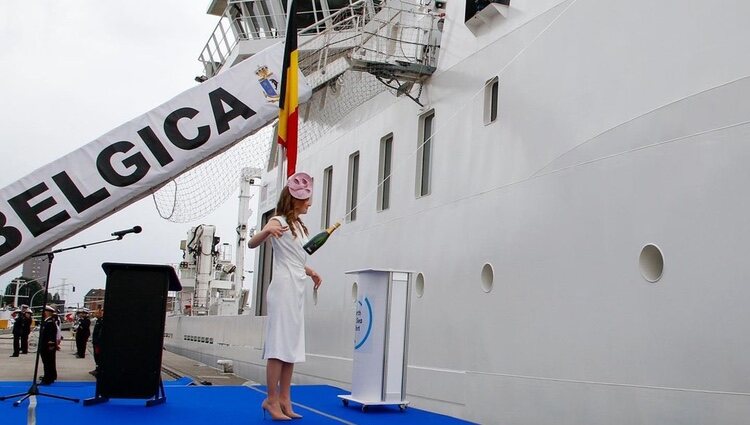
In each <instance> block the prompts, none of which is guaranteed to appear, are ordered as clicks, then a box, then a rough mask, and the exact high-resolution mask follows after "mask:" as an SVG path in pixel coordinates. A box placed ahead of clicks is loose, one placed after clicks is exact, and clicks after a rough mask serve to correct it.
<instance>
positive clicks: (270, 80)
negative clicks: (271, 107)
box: [255, 65, 279, 102]
mask: <svg viewBox="0 0 750 425" xmlns="http://www.w3.org/2000/svg"><path fill="white" fill-rule="evenodd" d="M255 75H257V76H258V83H260V87H261V88H262V89H263V94H264V95H265V96H266V100H268V101H269V102H278V100H279V92H278V88H279V82H278V81H277V80H276V77H275V76H274V75H273V72H271V70H270V69H268V67H267V66H266V65H261V66H260V67H258V70H257V71H255Z"/></svg>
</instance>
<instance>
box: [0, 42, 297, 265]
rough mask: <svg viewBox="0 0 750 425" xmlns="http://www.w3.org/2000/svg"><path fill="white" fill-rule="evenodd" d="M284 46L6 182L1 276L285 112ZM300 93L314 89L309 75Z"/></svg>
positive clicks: (0, 204)
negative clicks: (282, 108)
mask: <svg viewBox="0 0 750 425" xmlns="http://www.w3.org/2000/svg"><path fill="white" fill-rule="evenodd" d="M283 53H284V47H283V44H282V43H279V44H277V45H274V46H271V47H269V48H267V49H265V50H263V51H261V52H260V53H257V54H255V55H254V56H252V57H250V58H248V59H246V60H244V61H242V62H240V63H239V64H237V65H235V66H233V67H232V68H230V69H228V70H226V71H224V72H222V73H220V74H219V75H217V76H215V77H213V78H211V79H209V80H207V81H205V82H204V83H202V84H200V85H198V86H197V87H194V88H192V89H190V90H188V91H186V92H184V93H182V94H180V95H178V96H177V97H175V98H173V99H172V100H170V101H168V102H166V103H164V104H163V105H161V106H159V107H157V108H154V109H153V110H151V111H149V112H147V113H145V114H143V115H141V116H139V117H137V118H135V119H133V120H131V121H129V122H127V123H125V124H123V125H121V126H119V127H117V128H115V129H114V130H112V131H110V132H108V133H106V134H104V135H102V136H101V137H99V138H97V139H96V140H94V141H92V142H90V143H88V144H87V145H85V146H83V147H82V148H80V149H78V150H76V151H74V152H72V153H70V154H68V155H66V156H64V157H62V158H60V159H58V160H57V161H54V162H52V163H50V164H47V165H45V166H44V167H42V168H40V169H38V170H36V171H34V172H32V173H31V174H29V175H27V176H26V177H24V178H22V179H20V180H18V181H17V182H15V183H13V184H11V185H9V186H7V187H5V188H3V189H2V192H1V193H2V195H1V196H0V273H4V272H6V271H7V270H9V269H10V268H12V267H15V266H16V265H18V264H20V263H21V262H23V261H25V260H26V259H27V258H28V257H29V256H30V255H31V254H34V253H36V252H38V251H40V250H41V249H43V248H47V247H49V246H51V245H53V244H55V243H57V242H59V241H61V240H63V239H66V238H68V237H70V236H72V235H74V234H76V233H78V232H79V231H81V230H83V229H85V228H86V227H88V226H90V225H92V224H94V223H96V222H98V221H99V220H101V219H103V218H105V217H107V216H109V215H111V214H113V213H114V212H116V211H118V210H120V209H122V208H124V207H126V206H128V205H130V204H132V203H134V202H136V201H138V200H140V199H142V198H144V197H145V196H148V195H150V194H151V193H152V192H154V191H155V190H157V189H158V188H159V187H161V186H162V185H164V184H165V183H167V182H169V181H170V180H172V179H173V178H175V177H177V176H178V175H180V174H182V173H184V172H185V171H187V170H189V169H191V168H192V167H194V166H196V165H198V164H200V163H202V162H204V161H206V160H208V159H210V158H211V157H213V156H215V155H217V154H219V153H221V152H223V151H224V150H226V149H227V148H229V147H231V146H232V145H234V144H235V143H236V142H238V141H239V140H241V139H243V138H245V137H247V136H248V135H250V134H252V133H253V132H255V131H257V130H258V129H260V128H261V127H263V126H265V125H266V124H268V123H269V122H271V121H272V120H274V119H275V118H277V117H278V113H279V109H278V100H279V90H280V87H279V82H280V81H281V67H282V59H283V58H282V56H283ZM299 93H300V103H302V102H304V101H306V100H307V99H309V97H310V95H311V88H310V87H309V86H308V85H307V83H306V81H305V79H304V76H303V75H302V74H301V73H300V74H299Z"/></svg>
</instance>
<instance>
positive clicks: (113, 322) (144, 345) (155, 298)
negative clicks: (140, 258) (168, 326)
mask: <svg viewBox="0 0 750 425" xmlns="http://www.w3.org/2000/svg"><path fill="white" fill-rule="evenodd" d="M102 268H103V269H104V272H105V273H106V275H107V286H106V293H105V295H104V322H103V331H102V341H101V356H102V358H101V365H100V367H99V372H98V373H97V379H96V395H95V396H94V398H90V399H87V400H84V402H83V404H84V406H89V405H92V404H98V403H102V402H105V401H107V400H109V399H110V398H129V399H132V398H142V399H150V400H148V401H146V406H154V405H157V404H161V403H164V402H165V401H166V399H167V398H166V395H165V394H164V385H163V384H162V382H161V360H162V350H163V348H164V325H165V322H166V313H167V291H180V290H182V285H180V281H179V279H178V278H177V274H176V273H175V271H174V269H173V268H172V267H170V266H164V265H151V264H122V263H104V264H102Z"/></svg>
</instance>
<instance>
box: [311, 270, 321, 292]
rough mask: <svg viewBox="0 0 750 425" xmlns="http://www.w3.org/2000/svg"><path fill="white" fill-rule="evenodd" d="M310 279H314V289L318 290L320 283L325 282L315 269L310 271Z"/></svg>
mask: <svg viewBox="0 0 750 425" xmlns="http://www.w3.org/2000/svg"><path fill="white" fill-rule="evenodd" d="M310 279H312V281H313V289H314V290H316V291H317V290H318V288H320V285H322V284H323V278H322V277H320V275H319V274H318V273H317V272H315V271H312V273H310Z"/></svg>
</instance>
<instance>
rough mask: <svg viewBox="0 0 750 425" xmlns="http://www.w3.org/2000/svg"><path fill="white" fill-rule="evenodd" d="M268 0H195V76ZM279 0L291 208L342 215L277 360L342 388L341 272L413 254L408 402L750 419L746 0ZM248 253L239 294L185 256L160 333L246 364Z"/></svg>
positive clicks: (267, 177)
mask: <svg viewBox="0 0 750 425" xmlns="http://www.w3.org/2000/svg"><path fill="white" fill-rule="evenodd" d="M283 3H284V2H283V1H282V0H255V1H229V2H227V1H219V0H215V1H213V2H212V3H211V6H210V10H209V12H210V13H213V14H216V15H218V16H221V18H220V23H219V25H218V26H217V31H216V33H214V34H213V35H212V36H211V38H210V39H209V41H208V43H207V45H206V48H205V49H204V51H203V53H202V55H201V58H202V59H203V63H204V65H205V69H206V75H205V77H206V78H210V77H212V76H213V75H215V74H217V73H220V72H222V71H223V70H225V69H226V68H228V67H230V66H232V65H233V64H235V63H238V62H240V61H242V60H243V59H245V58H247V57H249V56H252V55H253V54H254V53H256V52H258V51H260V50H261V49H263V48H265V47H266V46H268V45H271V44H273V43H275V42H277V41H279V40H282V39H283V31H284V24H283V22H284V8H285V6H284V5H283ZM303 3H306V4H307V2H303ZM301 8H302V9H304V7H303V6H301ZM300 14H301V17H300V28H304V30H303V31H302V32H301V33H300V39H299V49H300V58H301V59H300V65H301V68H302V71H303V73H304V74H305V76H306V78H307V80H308V82H309V83H310V85H311V86H313V88H314V92H313V96H312V98H311V99H310V100H309V101H308V102H307V103H305V104H304V105H302V106H301V108H300V117H301V121H300V151H299V163H298V167H297V169H298V170H304V171H306V172H308V173H310V174H311V175H312V176H313V177H314V179H315V190H314V194H313V206H312V208H311V210H310V212H309V213H308V214H307V215H306V216H305V217H304V220H305V223H306V224H307V226H308V227H309V228H311V229H318V228H322V227H326V226H327V225H329V224H331V223H333V222H334V221H336V220H337V219H343V220H344V225H343V226H342V228H341V229H340V230H338V231H337V232H336V233H335V234H334V236H333V237H332V238H331V239H330V240H329V241H328V242H327V244H326V245H325V246H324V247H323V248H322V249H321V250H320V251H319V252H318V253H316V254H315V255H313V256H312V257H311V258H310V263H309V264H310V265H311V266H312V267H313V268H314V269H316V270H317V271H318V272H319V273H320V274H321V275H322V276H323V279H324V284H323V287H322V288H321V289H320V290H319V291H318V292H317V293H314V292H313V290H312V284H311V285H310V290H309V291H308V292H307V294H306V305H305V310H306V332H307V344H306V347H307V361H306V362H305V363H301V364H298V365H297V367H296V368H295V376H294V380H295V382H298V383H328V384H333V385H336V386H340V387H345V388H347V387H349V386H350V385H351V382H352V381H351V379H352V353H353V340H354V337H355V334H354V333H355V329H354V314H355V310H356V306H355V301H356V299H357V285H356V278H355V277H353V276H352V275H347V274H345V272H346V271H350V270H358V269H368V268H375V269H396V270H405V271H410V272H411V274H410V276H411V283H412V284H411V289H410V297H409V305H408V309H409V313H408V317H409V329H408V361H407V365H408V367H407V380H406V391H407V394H408V397H409V399H410V401H411V403H412V404H413V405H415V406H417V407H422V408H426V409H430V410H434V411H438V412H444V413H446V414H450V415H454V416H458V417H461V418H465V419H467V420H471V421H476V422H481V423H502V424H510V423H513V424H522V423H523V424H550V423H555V424H605V423H606V424H636V423H644V424H645V423H649V424H667V423H669V424H686V423H696V424H699V423H700V424H707V423H712V424H746V423H748V421H750V397H749V396H750V381H749V380H748V376H750V361H748V358H750V332H749V329H748V326H749V325H748V324H750V309H749V308H747V305H746V304H747V300H749V299H750V285H748V282H747V279H748V276H750V267H748V265H747V264H748V262H747V261H746V260H745V257H746V255H745V253H746V251H747V241H748V240H750V226H748V225H747V224H746V221H747V216H748V215H749V214H750V203H749V202H748V200H747V199H746V197H745V196H744V195H743V193H745V190H746V186H747V182H748V181H750V167H748V165H747V164H748V163H750V144H748V140H750V126H749V125H748V124H750V78H748V77H750V57H749V56H748V55H747V54H745V53H743V52H747V51H750V26H748V25H747V23H746V20H747V16H748V15H750V4H747V3H743V2H723V1H719V2H706V1H693V0H688V1H673V0H664V1H658V2H622V1H591V0H565V1H558V0H540V1H527V0H512V1H510V2H509V1H499V2H492V1H489V2H487V1H484V2H474V1H473V0H447V1H435V0H422V1H418V0H413V1H395V0H382V1H375V0H357V1H354V0H316V1H314V2H311V3H309V5H308V8H307V9H305V10H302V11H301V12H300ZM259 78H262V76H261V75H259ZM264 137H265V138H264V139H263V141H264V143H265V144H266V146H269V148H268V149H267V150H266V151H264V152H266V153H264V155H266V156H265V157H264V165H263V167H264V168H263V169H261V170H260V171H256V172H255V173H253V175H252V176H246V177H247V179H246V180H247V183H248V184H249V180H250V178H251V177H252V179H253V184H254V185H255V187H256V188H259V192H258V193H259V195H258V199H257V201H258V221H257V223H251V225H250V226H253V225H254V226H256V227H257V228H260V227H261V226H262V225H263V224H264V223H265V220H267V218H268V217H270V216H272V215H273V209H274V207H275V202H276V199H277V194H278V188H279V186H280V185H281V184H283V183H281V180H282V179H280V177H279V176H281V175H283V174H282V171H283V167H284V165H283V163H282V164H281V165H279V162H280V161H279V160H278V157H279V153H278V152H277V148H276V145H275V144H274V143H272V142H271V140H272V139H273V138H272V137H271V136H270V135H268V134H266V135H265V136H264ZM243 143H244V142H243ZM279 168H281V170H280V169H279ZM240 211H241V212H242V207H241V208H240ZM240 224H241V225H242V221H240ZM241 225H240V226H239V227H238V233H239V234H240V238H239V239H238V246H239V247H240V250H239V251H240V252H241V253H244V252H243V251H244V249H243V248H242V247H244V244H245V242H244V238H245V235H244V232H245V231H246V229H245V228H243V227H242V226H241ZM202 231H203V229H201V232H202ZM192 234H193V235H195V231H194V232H193V233H192ZM198 239H199V238H198ZM188 242H190V241H188ZM205 244H207V245H212V246H213V244H212V242H211V240H210V239H209V240H208V241H207V242H206V243H205ZM204 246H205V245H204ZM187 248H188V247H187V246H186V249H187ZM213 248H215V247H213ZM216 252H217V253H218V251H216ZM188 257H189V256H188ZM270 259H271V252H270V248H269V247H268V246H264V247H261V248H260V249H259V251H258V255H256V256H255V264H254V270H255V272H254V273H253V274H252V281H253V284H252V288H253V289H252V290H251V291H250V297H249V301H250V302H249V305H250V308H249V309H245V310H244V311H242V314H241V315H237V314H236V313H237V312H238V311H239V307H240V306H242V305H244V302H243V300H242V299H241V297H242V294H241V293H240V291H239V290H238V288H239V287H241V282H242V276H239V278H235V282H234V284H232V283H231V282H229V280H230V279H231V277H227V276H229V274H230V273H231V272H232V270H231V269H227V268H222V269H221V270H219V272H220V274H221V276H219V278H218V279H217V278H216V276H214V277H211V276H210V275H211V273H214V272H215V270H214V269H215V268H214V269H208V270H204V271H203V273H204V274H207V276H209V277H207V278H205V279H207V280H205V279H204V281H203V282H204V283H202V284H198V283H192V285H193V286H190V285H191V283H190V282H191V280H190V278H188V277H185V278H183V286H184V287H186V291H185V294H189V296H190V297H191V298H190V301H189V303H188V304H189V305H190V306H191V307H190V308H191V309H192V310H193V311H191V312H190V314H192V315H191V316H189V315H186V314H184V313H185V312H184V311H182V312H180V313H181V314H178V315H175V316H173V317H169V318H168V320H167V330H166V338H165V346H166V347H167V348H168V349H169V350H172V351H175V352H177V353H179V354H182V355H186V356H189V357H192V358H195V359H197V360H200V361H203V362H205V363H208V364H216V362H217V361H218V360H222V359H230V360H233V361H234V370H235V372H236V373H238V374H240V375H242V376H245V377H247V378H250V379H253V380H257V381H261V382H263V381H264V379H263V376H264V368H265V362H264V361H263V360H262V359H261V352H262V351H261V350H262V347H263V337H262V335H263V327H264V311H265V310H264V309H265V307H264V293H265V289H266V288H267V286H268V284H269V282H270V280H271V276H270ZM193 266H194V262H192V263H191V262H190V261H187V260H186V261H185V263H184V264H183V268H184V269H185V270H183V271H184V272H185V273H188V274H189V273H192V272H195V270H194V269H191V267H193ZM242 269H243V268H242V267H241V266H240V267H239V268H238V270H242ZM235 274H237V273H236V272H235ZM184 276H188V275H187V274H186V275H184ZM212 279H213V280H212ZM245 279H246V280H250V279H251V277H250V276H249V275H248V276H245ZM219 281H221V282H223V283H219ZM192 282H198V280H197V279H196V280H193V281H192ZM211 282H214V283H213V285H214V286H213V287H212V286H210V285H211V284H212V283H211ZM206 285H208V286H206ZM199 286H200V287H199ZM212 288H213V290H212ZM201 297H203V299H201ZM183 308H184V306H180V308H178V310H182V309H183ZM199 309H203V310H201V311H198V310H199ZM221 312H225V313H227V312H228V314H224V315H221V314H217V313H221ZM204 313H205V315H203V314H204ZM199 314H200V315H199Z"/></svg>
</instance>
